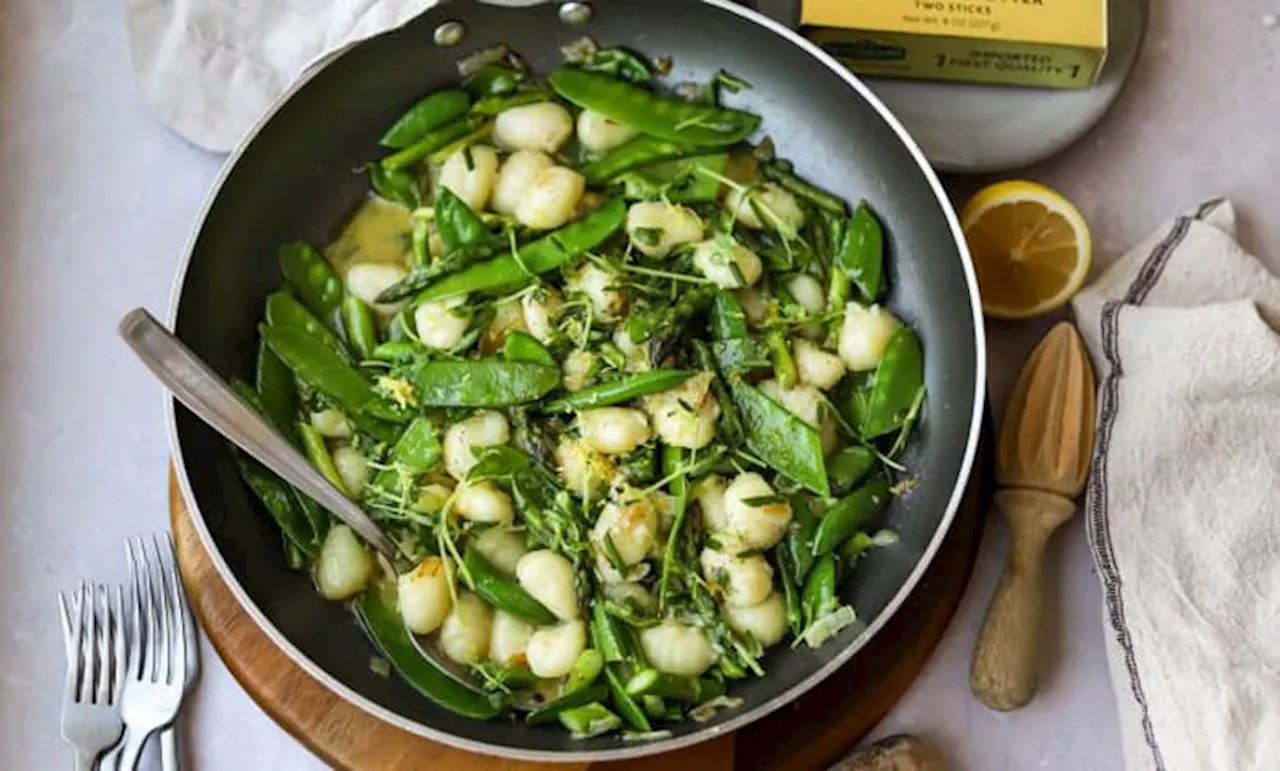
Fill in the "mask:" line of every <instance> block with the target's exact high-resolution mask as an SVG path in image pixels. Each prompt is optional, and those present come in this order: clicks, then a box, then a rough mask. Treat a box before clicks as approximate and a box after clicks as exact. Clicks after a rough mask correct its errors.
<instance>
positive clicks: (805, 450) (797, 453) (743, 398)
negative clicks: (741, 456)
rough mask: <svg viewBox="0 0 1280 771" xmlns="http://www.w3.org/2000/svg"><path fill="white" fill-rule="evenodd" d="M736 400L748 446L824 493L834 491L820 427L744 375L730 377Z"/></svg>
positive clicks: (791, 476)
mask: <svg viewBox="0 0 1280 771" xmlns="http://www.w3.org/2000/svg"><path fill="white" fill-rule="evenodd" d="M729 389H730V391H731V393H732V395H733V401H734V404H735V405H736V406H737V408H738V412H739V413H740V414H741V415H742V422H743V425H744V426H746V430H747V436H746V443H747V448H748V449H750V450H751V451H752V452H753V453H755V454H756V455H757V456H758V457H760V458H767V459H768V460H769V462H770V463H771V464H772V465H773V467H774V468H776V469H777V470H778V471H779V472H780V473H781V474H782V475H783V476H786V477H788V478H789V479H791V480H793V481H795V482H797V483H798V484H801V485H803V486H804V487H805V488H807V489H809V490H811V491H813V492H815V493H817V494H818V495H821V496H824V497H825V496H827V495H830V494H831V487H830V483H829V482H828V480H827V470H826V466H825V464H824V461H823V455H822V437H821V435H819V433H818V429H816V428H814V427H813V426H811V425H809V424H808V423H806V422H804V421H803V420H801V419H800V418H798V417H796V416H795V415H793V414H792V413H791V412H790V411H789V410H787V409H786V408H785V407H783V406H782V405H780V404H778V403H777V402H775V401H774V400H773V399H771V398H769V397H768V396H767V395H765V394H764V393H763V392H762V391H760V390H759V389H757V388H755V387H754V386H750V385H748V384H747V383H746V382H745V381H743V380H742V378H741V377H738V376H736V375H731V376H730V377H729Z"/></svg>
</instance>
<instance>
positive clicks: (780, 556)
mask: <svg viewBox="0 0 1280 771" xmlns="http://www.w3.org/2000/svg"><path fill="white" fill-rule="evenodd" d="M790 554H791V552H789V551H788V550H787V548H786V547H785V546H779V547H778V548H777V549H774V552H773V561H774V563H775V565H774V567H775V569H776V570H777V571H778V579H779V580H780V581H781V582H782V597H783V601H784V602H785V603H786V609H787V627H788V628H790V629H791V634H793V635H795V636H796V637H799V636H800V633H801V632H803V631H804V609H803V608H801V606H800V592H799V590H798V589H796V585H797V582H796V579H795V575H796V569H795V567H794V566H793V565H792V563H791V557H790Z"/></svg>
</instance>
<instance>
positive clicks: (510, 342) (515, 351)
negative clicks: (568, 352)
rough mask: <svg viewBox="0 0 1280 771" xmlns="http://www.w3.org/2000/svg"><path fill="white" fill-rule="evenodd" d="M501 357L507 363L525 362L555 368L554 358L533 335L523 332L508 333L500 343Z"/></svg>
mask: <svg viewBox="0 0 1280 771" xmlns="http://www.w3.org/2000/svg"><path fill="white" fill-rule="evenodd" d="M502 357H503V358H504V359H506V360H507V361H527V362H532V363H534V364H542V365H544V366H547V367H554V366H556V357H554V356H552V355H551V351H548V350H547V347H546V346H545V345H543V344H542V343H541V342H539V341H538V338H536V337H534V336H533V335H528V334H525V333H524V332H520V331H515V332H508V333H507V339H506V340H504V341H503V342H502Z"/></svg>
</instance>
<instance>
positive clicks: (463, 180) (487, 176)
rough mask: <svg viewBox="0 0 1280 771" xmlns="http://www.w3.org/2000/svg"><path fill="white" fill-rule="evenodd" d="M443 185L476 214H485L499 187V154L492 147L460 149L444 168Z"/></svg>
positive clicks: (441, 184) (442, 169)
mask: <svg viewBox="0 0 1280 771" xmlns="http://www.w3.org/2000/svg"><path fill="white" fill-rule="evenodd" d="M439 184H440V186H441V187H447V188H449V192H451V193H453V194H454V195H456V196H458V198H460V199H462V202H463V203H465V204H466V205H467V206H469V207H471V210H472V211H484V209H485V208H486V207H487V206H488V205H489V197H490V196H492V195H493V189H494V187H495V186H497V184H498V151H497V150H494V149H493V148H492V147H489V146H488V145H472V146H471V147H464V148H463V149H461V150H458V151H457V152H455V153H454V154H453V155H450V156H449V158H448V159H447V160H446V161H445V162H444V165H443V166H441V167H440V178H439Z"/></svg>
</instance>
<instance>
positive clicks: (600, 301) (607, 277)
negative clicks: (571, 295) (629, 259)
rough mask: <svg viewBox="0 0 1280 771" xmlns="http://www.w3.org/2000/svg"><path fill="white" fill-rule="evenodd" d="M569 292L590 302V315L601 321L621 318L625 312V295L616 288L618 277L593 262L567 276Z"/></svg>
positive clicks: (624, 292) (626, 299)
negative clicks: (575, 293) (582, 296)
mask: <svg viewBox="0 0 1280 771" xmlns="http://www.w3.org/2000/svg"><path fill="white" fill-rule="evenodd" d="M567 283H568V287H569V290H570V291H572V292H577V293H579V294H582V295H584V296H585V297H586V298H587V299H588V300H590V301H591V310H592V313H593V314H594V315H595V316H596V317H597V318H600V319H602V320H608V319H612V318H615V317H617V316H621V315H622V314H623V313H625V312H626V310H627V301H628V297H627V293H626V291H625V290H623V289H620V288H619V287H618V276H617V274H615V273H613V272H612V271H608V270H605V269H604V268H601V267H600V266H599V265H596V264H595V263H594V262H588V263H587V264H586V265H584V266H583V267H582V269H581V270H579V271H578V272H577V273H575V274H573V275H571V276H569V280H568V282H567Z"/></svg>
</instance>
